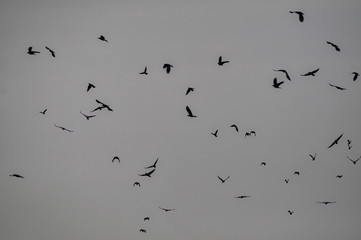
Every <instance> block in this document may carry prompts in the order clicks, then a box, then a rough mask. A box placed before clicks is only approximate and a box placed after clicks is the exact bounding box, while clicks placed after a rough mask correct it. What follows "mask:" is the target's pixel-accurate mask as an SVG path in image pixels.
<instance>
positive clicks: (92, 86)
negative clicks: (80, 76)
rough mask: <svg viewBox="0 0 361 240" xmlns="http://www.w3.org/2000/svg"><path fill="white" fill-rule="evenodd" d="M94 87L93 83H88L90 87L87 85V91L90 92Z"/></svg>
mask: <svg viewBox="0 0 361 240" xmlns="http://www.w3.org/2000/svg"><path fill="white" fill-rule="evenodd" d="M92 88H95V86H94V85H93V84H91V83H88V87H87V89H86V91H87V92H89V90H90V89H92Z"/></svg>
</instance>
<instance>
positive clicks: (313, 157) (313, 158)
mask: <svg viewBox="0 0 361 240" xmlns="http://www.w3.org/2000/svg"><path fill="white" fill-rule="evenodd" d="M316 155H317V153H315V155H313V156H312V155H311V154H310V155H309V156H310V157H311V158H312V161H315V158H316Z"/></svg>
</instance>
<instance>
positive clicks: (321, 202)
mask: <svg viewBox="0 0 361 240" xmlns="http://www.w3.org/2000/svg"><path fill="white" fill-rule="evenodd" d="M317 203H322V204H325V205H327V204H330V203H336V201H335V202H317Z"/></svg>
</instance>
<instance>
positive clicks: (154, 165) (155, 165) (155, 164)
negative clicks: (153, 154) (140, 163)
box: [145, 158, 158, 169]
mask: <svg viewBox="0 0 361 240" xmlns="http://www.w3.org/2000/svg"><path fill="white" fill-rule="evenodd" d="M157 162H158V158H157V160H155V162H154V163H153V165H151V166H149V167H145V169H148V168H156V167H157Z"/></svg>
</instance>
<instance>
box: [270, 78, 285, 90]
mask: <svg viewBox="0 0 361 240" xmlns="http://www.w3.org/2000/svg"><path fill="white" fill-rule="evenodd" d="M283 83H284V81H281V82H277V78H274V79H273V85H272V86H273V87H274V88H280V86H281V85H282V84H283Z"/></svg>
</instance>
